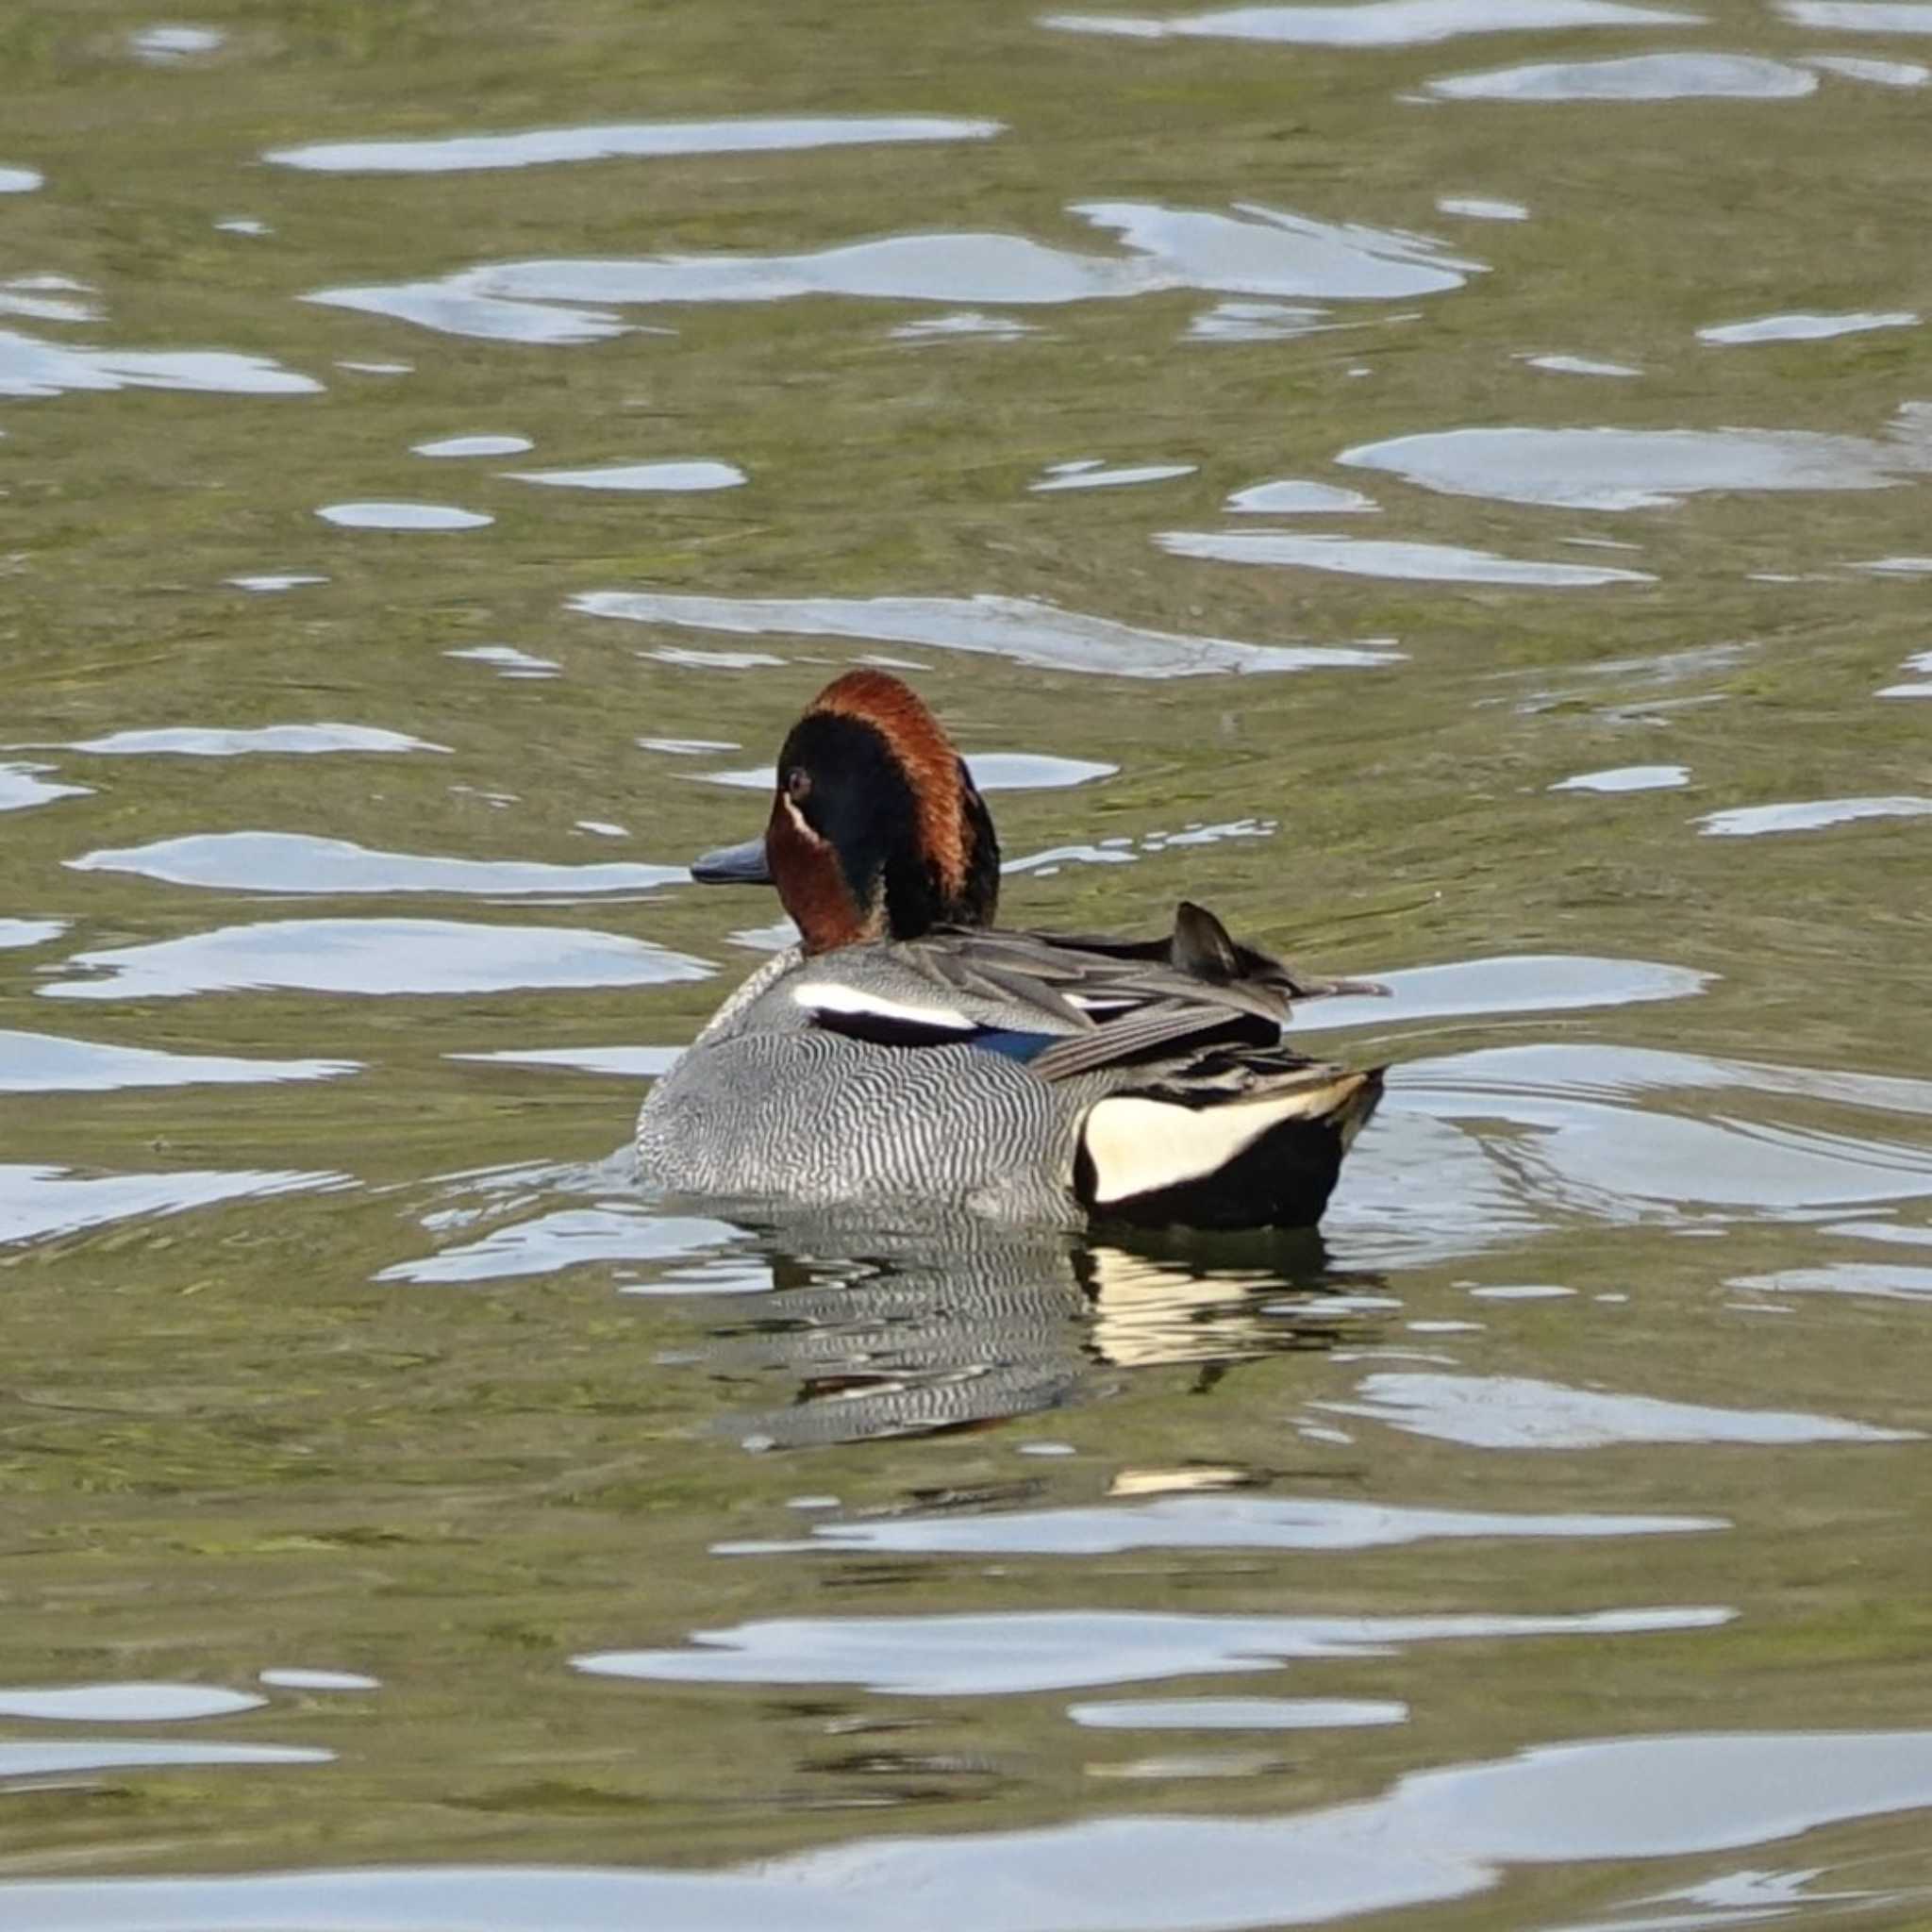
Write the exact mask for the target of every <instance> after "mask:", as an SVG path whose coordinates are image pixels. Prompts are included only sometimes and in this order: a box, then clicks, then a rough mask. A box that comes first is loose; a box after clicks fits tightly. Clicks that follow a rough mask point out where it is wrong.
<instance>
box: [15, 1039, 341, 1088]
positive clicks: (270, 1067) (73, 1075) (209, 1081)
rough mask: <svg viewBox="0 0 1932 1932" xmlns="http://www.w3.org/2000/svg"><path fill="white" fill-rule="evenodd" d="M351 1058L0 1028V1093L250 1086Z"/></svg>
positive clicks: (317, 1074) (332, 1071) (330, 1068)
mask: <svg viewBox="0 0 1932 1932" xmlns="http://www.w3.org/2000/svg"><path fill="white" fill-rule="evenodd" d="M359 1071H360V1062H359V1061H357V1060H272V1059H255V1058H237V1057H235V1056H232V1055H227V1054H195V1053H163V1052H161V1051H159V1050H158V1049H157V1048H154V1047H144V1046H112V1045H109V1044H108V1043H107V1042H106V1041H90V1040H70V1039H67V1038H65V1037H64V1036H62V1035H59V1034H54V1033H23V1032H19V1031H16V1030H8V1029H0V1093H116V1092H120V1091H123V1090H124V1089H126V1088H130V1087H190V1086H221V1087H240V1086H253V1085H256V1084H258V1083H260V1082H263V1081H275V1080H335V1079H340V1078H341V1077H342V1076H343V1075H344V1074H354V1073H358V1072H359Z"/></svg>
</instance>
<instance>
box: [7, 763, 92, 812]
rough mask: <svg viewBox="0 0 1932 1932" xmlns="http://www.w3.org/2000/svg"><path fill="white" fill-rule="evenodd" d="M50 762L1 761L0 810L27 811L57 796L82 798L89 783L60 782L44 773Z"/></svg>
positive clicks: (86, 792) (47, 802)
mask: <svg viewBox="0 0 1932 1932" xmlns="http://www.w3.org/2000/svg"><path fill="white" fill-rule="evenodd" d="M53 769H54V767H53V766H52V765H21V764H0V811H26V810H28V809H30V808H32V807H34V806H37V805H51V804H52V803H53V802H54V801H55V800H56V799H57V798H84V797H86V796H87V794H88V793H89V792H90V791H92V789H93V788H92V786H89V785H63V784H61V783H59V782H58V780H57V779H53V778H49V777H48V776H47V775H46V774H47V773H49V772H51V771H52V770H53Z"/></svg>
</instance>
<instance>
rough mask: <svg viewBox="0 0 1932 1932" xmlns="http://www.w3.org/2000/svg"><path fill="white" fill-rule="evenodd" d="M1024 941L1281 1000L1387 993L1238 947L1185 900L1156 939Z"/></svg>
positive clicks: (1369, 982) (1044, 936)
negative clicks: (1250, 990)
mask: <svg viewBox="0 0 1932 1932" xmlns="http://www.w3.org/2000/svg"><path fill="white" fill-rule="evenodd" d="M1029 937H1032V938H1035V939H1038V940H1040V941H1041V942H1042V943H1044V944H1046V945H1050V946H1066V947H1070V948H1072V949H1073V950H1074V951H1076V952H1084V953H1100V954H1104V955H1106V956H1107V957H1108V958H1114V959H1118V960H1121V961H1123V962H1129V961H1145V962H1148V963H1151V964H1159V965H1166V966H1172V967H1173V968H1174V970H1175V971H1176V972H1180V973H1184V974H1188V975H1189V976H1190V977H1191V978H1195V979H1200V980H1204V981H1206V982H1208V984H1211V985H1219V986H1228V985H1236V984H1246V985H1249V986H1252V987H1256V988H1263V989H1266V990H1267V991H1271V992H1274V993H1278V994H1279V995H1280V996H1281V997H1282V998H1283V999H1286V1000H1313V999H1324V998H1326V997H1328V996H1330V995H1332V994H1336V993H1370V994H1375V995H1379V996H1386V995H1387V993H1388V991H1389V989H1388V988H1387V987H1386V986H1384V985H1383V984H1382V983H1381V982H1380V981H1379V980H1374V979H1332V978H1329V977H1328V976H1327V975H1325V974H1320V973H1310V972H1308V971H1307V969H1306V968H1305V967H1301V966H1296V965H1292V964H1291V963H1290V962H1289V961H1287V960H1284V959H1277V958H1275V957H1274V955H1273V954H1272V953H1263V952H1261V951H1259V950H1258V949H1257V948H1256V947H1254V946H1249V945H1243V944H1242V943H1241V941H1239V940H1236V939H1234V938H1232V937H1231V936H1230V935H1229V933H1228V930H1227V928H1226V927H1225V926H1224V925H1223V924H1222V923H1221V922H1220V920H1218V919H1217V918H1215V916H1214V915H1213V913H1211V912H1209V911H1208V909H1207V908H1206V907H1204V906H1196V905H1194V904H1193V903H1192V902H1191V900H1187V899H1183V900H1182V901H1181V902H1180V904H1179V906H1177V907H1176V908H1174V930H1173V932H1171V933H1168V934H1166V935H1164V936H1163V937H1162V938H1160V939H1156V940H1123V939H1112V938H1108V937H1105V936H1102V935H1099V934H1091V933H1064V934H1063V933H1035V934H1032V935H1029Z"/></svg>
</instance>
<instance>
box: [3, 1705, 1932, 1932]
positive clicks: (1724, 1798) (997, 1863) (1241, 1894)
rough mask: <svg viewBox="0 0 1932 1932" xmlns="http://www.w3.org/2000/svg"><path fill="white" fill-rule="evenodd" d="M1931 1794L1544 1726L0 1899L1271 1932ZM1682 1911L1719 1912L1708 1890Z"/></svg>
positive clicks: (325, 1913) (92, 1881)
mask: <svg viewBox="0 0 1932 1932" xmlns="http://www.w3.org/2000/svg"><path fill="white" fill-rule="evenodd" d="M12 1748H14V1749H25V1750H30V1751H31V1750H45V1749H47V1748H48V1747H45V1746H25V1747H18V1746H17V1747H12ZM75 1748H76V1749H77V1748H79V1747H75ZM94 1748H95V1749H97V1750H102V1751H109V1750H111V1749H112V1748H113V1747H111V1746H105V1745H104V1746H97V1747H94ZM128 1748H130V1749H139V1748H141V1747H128ZM153 1748H156V1749H166V1748H168V1747H161V1746H157V1747H153ZM175 1748H177V1749H180V1748H192V1747H175ZM208 1748H209V1749H213V1750H217V1751H219V1750H220V1749H221V1748H222V1747H219V1746H213V1747H208ZM228 1748H229V1749H231V1750H237V1751H240V1750H246V1749H248V1748H249V1747H246V1746H234V1747H228ZM314 1756H316V1757H325V1756H326V1754H325V1753H317V1754H314ZM108 1761H110V1762H111V1761H112V1760H111V1759H109V1760H108ZM4 1768H5V1767H4V1763H0V1770H4ZM1926 1807H1932V1731H1911V1730H1898V1731H1856V1730H1838V1731H1819V1732H1802V1731H1783V1732H1780V1731H1769V1730H1757V1731H1733V1732H1703V1733H1699V1732H1689V1733H1677V1734H1675V1735H1672V1736H1662V1737H1624V1738H1615V1739H1604V1740H1594V1739H1591V1740H1578V1741H1575V1742H1564V1743H1557V1744H1543V1745H1539V1746H1536V1747H1534V1748H1531V1749H1528V1750H1524V1751H1521V1752H1519V1753H1517V1754H1516V1755H1515V1756H1513V1757H1501V1758H1494V1759H1490V1760H1485V1761H1475V1762H1469V1763H1460V1764H1450V1765H1445V1766H1441V1767H1440V1768H1438V1769H1435V1770H1431V1771H1424V1772H1411V1773H1408V1774H1406V1775H1404V1776H1401V1777H1398V1778H1396V1779H1395V1780H1394V1781H1393V1782H1392V1783H1391V1784H1390V1785H1389V1786H1388V1788H1387V1789H1386V1790H1383V1791H1382V1792H1381V1793H1380V1794H1378V1795H1376V1796H1374V1797H1369V1798H1360V1799H1357V1800H1354V1801H1353V1802H1348V1803H1342V1804H1332V1805H1325V1806H1320V1807H1314V1808H1308V1809H1304V1810H1301V1811H1291V1812H1286V1813H1281V1814H1277V1815H1273V1816H1258V1817H1257V1816H1253V1815H1247V1816H1236V1817H1213V1816H1174V1815H1168V1814H1162V1813H1159V1812H1147V1813H1144V1814H1135V1813H1131V1812H1130V1813H1124V1814H1119V1815H1108V1816H1104V1817H1099V1818H1092V1819H1085V1820H1081V1821H1078V1822H1075V1823H1073V1824H1047V1825H1037V1824H1034V1825H1026V1826H1024V1827H1021V1828H1019V1829H1014V1830H1004V1831H1001V1830H992V1831H958V1832H954V1833H948V1834H938V1833H933V1834H928V1835H925V1836H923V1837H905V1836H900V1837H876V1838H872V1839H857V1840H847V1841H845V1842H842V1843H840V1844H834V1845H829V1846H825V1847H824V1848H821V1849H817V1850H812V1851H807V1852H802V1853H796V1854H793V1855H791V1856H790V1857H779V1858H771V1857H763V1858H758V1859H755V1860H750V1861H747V1862H745V1863H743V1864H740V1865H734V1866H725V1867H723V1868H720V1869H709V1870H707V1869H701V1868H691V1867H689V1866H685V1867H678V1868H664V1869H653V1868H651V1867H648V1866H639V1865H630V1866H615V1865H612V1866H604V1867H598V1866H567V1865H558V1864H550V1865H541V1866H537V1865H515V1864H508V1863H503V1862H497V1863H491V1864H478V1865H462V1864H441V1865H414V1866H412V1865H393V1866H389V1867H386V1868H385V1867H380V1866H377V1867H371V1866H368V1865H363V1866H360V1867H355V1868H350V1869H347V1870H341V1869H335V1870H314V1871H292V1872H273V1873H267V1874H260V1873H252V1874H241V1875H225V1876H221V1877H191V1878H94V1877H87V1878H52V1879H12V1880H8V1881H4V1882H0V1908H4V1909H5V1910H6V1911H7V1912H8V1914H9V1916H10V1917H11V1918H12V1919H13V1920H14V1921H15V1923H17V1924H19V1926H20V1928H21V1932H126V1928H127V1927H129V1926H131V1925H139V1926H140V1927H141V1932H261V1928H262V1927H263V1926H265V1925H278V1926H288V1927H291V1928H297V1927H300V1928H308V1927H309V1926H312V1925H314V1924H317V1923H318V1922H319V1921H325V1922H326V1923H327V1924H330V1925H332V1926H342V1927H352V1926H353V1927H358V1928H360V1927H365V1926H366V1927H372V1928H374V1927H381V1928H382V1932H448V1928H450V1927H451V1926H452V1925H456V1924H460V1926H461V1927H462V1928H463V1932H555V1928H556V1927H557V1926H558V1925H559V1924H567V1925H569V1926H571V1927H572V1928H573V1932H636V1928H637V1927H639V1926H640V1925H653V1924H702V1925H704V1926H708V1927H711V1928H714V1932H741V1928H743V1932H751V1928H757V1927H762V1926H769V1925H773V1924H795V1923H799V1922H800V1921H801V1920H805V1919H808V1920H809V1923H810V1924H811V1925H812V1926H813V1928H814V1932H904V1928H905V1925H906V1923H907V1921H906V1901H907V1900H908V1898H912V1899H917V1900H918V1901H919V1908H920V1913H921V1922H920V1923H921V1926H922V1932H1095V1928H1096V1927H1099V1928H1103V1932H1187V1928H1195V1927H1200V1926H1205V1925H1212V1926H1215V1927H1218V1928H1222V1932H1262V1928H1264V1927H1269V1926H1280V1925H1283V1924H1325V1923H1329V1922H1332V1921H1336V1920H1340V1919H1343V1918H1348V1917H1353V1916H1356V1915H1359V1914H1366V1913H1372V1912H1377V1911H1393V1910H1396V1909H1398V1908H1400V1907H1413V1906H1420V1905H1425V1904H1432V1903H1435V1904H1441V1903H1447V1902H1450V1901H1453V1900H1457V1899H1463V1898H1471V1897H1475V1896H1478V1895H1480V1894H1482V1893H1484V1892H1488V1891H1491V1890H1494V1889H1495V1888H1496V1887H1497V1886H1498V1885H1499V1884H1500V1883H1501V1882H1502V1880H1503V1878H1504V1876H1505V1874H1506V1872H1507V1869H1508V1868H1509V1867H1510V1866H1513V1865H1521V1864H1526V1865H1530V1866H1533V1867H1535V1866H1542V1867H1548V1866H1556V1865H1561V1864H1569V1863H1588V1862H1592V1861H1597V1862H1600V1861H1606V1860H1612V1859H1647V1858H1683V1857H1690V1856H1691V1855H1693V1854H1698V1853H1718V1852H1732V1851H1737V1850H1740V1849H1743V1848H1746V1847H1755V1846H1757V1845H1772V1844H1776V1843H1778V1842H1779V1841H1780V1840H1790V1839H1794V1838H1797V1837H1799V1836H1800V1835H1801V1834H1804V1833H1807V1832H1809V1831H1814V1830H1818V1829H1821V1828H1823V1827H1824V1826H1826V1825H1830V1824H1839V1823H1842V1822H1848V1821H1853V1820H1859V1819H1879V1818H1882V1817H1885V1816H1886V1815H1888V1814H1891V1813H1905V1812H1912V1811H1918V1810H1923V1809H1925V1808H1926ZM989 1874H998V1880H999V1882H998V1883H997V1884H990V1883H989ZM1775 1889H1776V1890H1787V1889H1786V1888H1775ZM1757 1890H1758V1891H1759V1892H1760V1893H1761V1892H1762V1891H1763V1890H1764V1888H1763V1887H1762V1886H1759V1887H1757ZM1787 1897H1789V1891H1788V1890H1787ZM1728 1916H1729V1915H1728V1914H1726V1917H1727V1918H1728ZM1629 1923H1630V1924H1633V1925H1636V1924H1642V1923H1645V1922H1643V1921H1638V1920H1631V1921H1630V1922H1629ZM1650 1923H1655V1922H1654V1921H1652V1922H1650ZM1674 1923H1677V1924H1681V1923H1683V1922H1682V1919H1681V1918H1678V1919H1676V1920H1674ZM1696 1923H1697V1924H1710V1923H1712V1920H1711V1916H1710V1911H1709V1909H1704V1910H1700V1911H1699V1912H1698V1913H1697V1915H1696Z"/></svg>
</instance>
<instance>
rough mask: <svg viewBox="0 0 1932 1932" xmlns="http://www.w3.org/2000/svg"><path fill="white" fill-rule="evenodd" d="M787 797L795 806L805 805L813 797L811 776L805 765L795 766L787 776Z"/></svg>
mask: <svg viewBox="0 0 1932 1932" xmlns="http://www.w3.org/2000/svg"><path fill="white" fill-rule="evenodd" d="M785 796H786V797H787V798H789V799H790V800H791V802H792V804H793V805H803V804H804V803H805V801H806V800H807V799H808V798H809V797H810V796H811V774H810V773H809V772H808V771H807V770H806V769H805V767H804V766H803V765H793V766H792V767H791V770H790V771H789V772H787V773H786V774H785Z"/></svg>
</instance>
